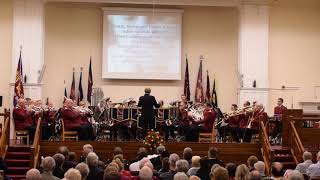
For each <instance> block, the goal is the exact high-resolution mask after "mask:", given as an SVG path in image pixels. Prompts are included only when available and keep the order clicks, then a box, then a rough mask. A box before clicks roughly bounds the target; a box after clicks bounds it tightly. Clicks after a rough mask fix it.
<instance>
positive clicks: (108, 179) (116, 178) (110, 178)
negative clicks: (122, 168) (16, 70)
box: [103, 172, 121, 180]
mask: <svg viewBox="0 0 320 180" xmlns="http://www.w3.org/2000/svg"><path fill="white" fill-rule="evenodd" d="M103 180H121V176H120V174H119V173H116V172H112V173H110V174H108V175H106V176H104V177H103Z"/></svg>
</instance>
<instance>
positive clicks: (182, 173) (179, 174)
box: [173, 172, 189, 180]
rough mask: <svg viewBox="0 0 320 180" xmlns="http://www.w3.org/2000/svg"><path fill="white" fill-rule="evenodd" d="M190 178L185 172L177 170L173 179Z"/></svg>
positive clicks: (183, 179)
mask: <svg viewBox="0 0 320 180" xmlns="http://www.w3.org/2000/svg"><path fill="white" fill-rule="evenodd" d="M188 179H189V178H188V176H187V175H186V173H184V172H177V173H176V174H175V175H174V177H173V180H188Z"/></svg>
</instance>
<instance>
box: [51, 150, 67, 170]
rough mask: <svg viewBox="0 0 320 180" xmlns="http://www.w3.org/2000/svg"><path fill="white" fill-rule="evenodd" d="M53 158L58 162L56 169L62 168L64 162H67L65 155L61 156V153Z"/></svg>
mask: <svg viewBox="0 0 320 180" xmlns="http://www.w3.org/2000/svg"><path fill="white" fill-rule="evenodd" d="M52 158H53V159H54V161H55V162H56V167H57V168H62V165H63V163H64V160H65V157H64V155H63V154H61V153H57V154H55V155H53V156H52Z"/></svg>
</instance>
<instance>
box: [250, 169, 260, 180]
mask: <svg viewBox="0 0 320 180" xmlns="http://www.w3.org/2000/svg"><path fill="white" fill-rule="evenodd" d="M248 180H262V177H261V174H260V172H259V171H257V170H253V171H251V172H250V173H249V178H248Z"/></svg>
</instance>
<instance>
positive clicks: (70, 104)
mask: <svg viewBox="0 0 320 180" xmlns="http://www.w3.org/2000/svg"><path fill="white" fill-rule="evenodd" d="M64 106H65V107H68V108H71V107H72V106H73V100H72V99H69V98H67V99H66V100H65V101H64Z"/></svg>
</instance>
